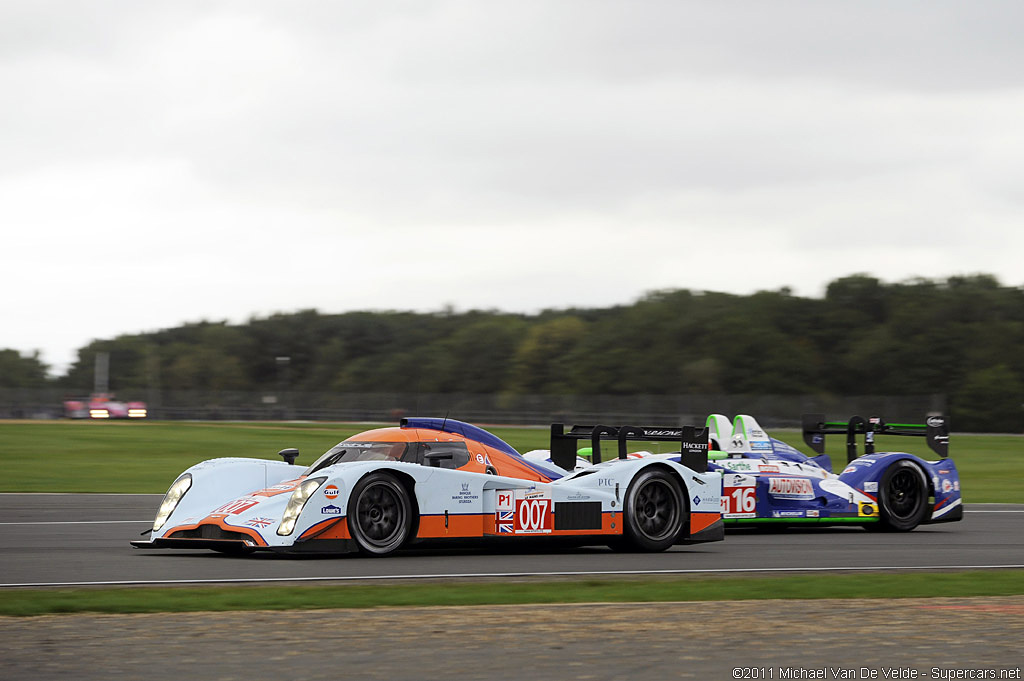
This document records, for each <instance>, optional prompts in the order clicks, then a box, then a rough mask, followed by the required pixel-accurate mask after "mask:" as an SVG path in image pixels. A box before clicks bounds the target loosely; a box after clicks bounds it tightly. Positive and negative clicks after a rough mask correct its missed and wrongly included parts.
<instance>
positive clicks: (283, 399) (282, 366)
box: [274, 355, 292, 419]
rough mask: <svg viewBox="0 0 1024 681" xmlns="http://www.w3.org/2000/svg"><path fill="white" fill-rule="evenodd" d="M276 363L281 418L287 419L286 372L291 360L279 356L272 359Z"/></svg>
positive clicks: (284, 356) (285, 356)
mask: <svg viewBox="0 0 1024 681" xmlns="http://www.w3.org/2000/svg"><path fill="white" fill-rule="evenodd" d="M274 360H275V362H276V363H277V394H278V395H279V396H280V397H279V398H278V401H279V402H280V404H281V418H282V419H287V418H288V402H289V400H288V378H289V376H288V372H289V369H290V367H291V363H292V358H291V357H288V356H287V355H280V356H278V357H275V358H274Z"/></svg>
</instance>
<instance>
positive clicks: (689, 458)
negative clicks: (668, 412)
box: [551, 423, 708, 473]
mask: <svg viewBox="0 0 1024 681" xmlns="http://www.w3.org/2000/svg"><path fill="white" fill-rule="evenodd" d="M579 440H589V441H590V446H591V448H592V450H593V459H592V461H593V463H595V464H598V463H601V441H602V440H616V441H618V443H619V458H620V459H625V458H626V442H627V441H630V440H633V441H640V442H678V443H679V451H680V452H681V453H680V456H679V463H681V464H682V465H684V466H686V467H687V468H691V469H693V470H695V471H697V472H698V473H706V472H707V469H708V429H707V428H697V427H696V426H683V427H681V428H663V427H660V426H615V427H613V426H602V425H598V426H572V427H571V428H570V429H569V432H565V426H564V425H563V424H561V423H553V424H551V461H552V462H553V463H554V464H555V465H556V466H558V467H560V468H564V469H565V470H568V471H571V470H573V469H574V468H575V467H576V443H577V442H578V441H579Z"/></svg>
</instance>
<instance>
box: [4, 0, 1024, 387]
mask: <svg viewBox="0 0 1024 681" xmlns="http://www.w3.org/2000/svg"><path fill="white" fill-rule="evenodd" d="M1022 30H1024V4H1022V3H1020V2H984V1H982V2H943V1H936V0H927V1H923V2H899V1H897V0H886V1H883V2H868V1H863V0H861V1H858V2H828V1H823V0H811V1H807V2H779V1H766V0H756V1H748V2H721V1H720V0H709V1H707V2H685V1H683V2H681V1H678V0H673V1H669V2H645V1H642V0H640V1H637V0H629V1H621V2H618V1H616V2H602V1H595V0H581V1H579V2H566V1H559V0H547V1H545V2H531V1H528V0H526V1H524V0H514V1H510V2H505V1H501V2H481V1H472V2H426V1H417V2H377V1H372V2H351V1H346V2H333V1H332V2H253V1H249V0H246V1H244V2H217V1H215V0H201V1H195V2H182V1H175V2H137V1H135V0H125V1H123V2H103V1H94V2H69V1H61V2H44V1H40V0H24V1H23V0H6V1H5V2H3V3H2V4H0V93H2V94H0V101H2V102H3V105H2V106H0V229H2V235H3V236H2V240H0V291H2V295H0V348H4V347H10V348H15V349H18V350H21V351H23V352H28V351H31V350H33V349H39V350H40V351H42V353H43V358H44V360H45V361H46V362H48V363H49V364H51V365H54V367H55V369H57V370H59V371H62V370H63V369H64V367H65V366H66V365H67V364H68V363H69V362H71V361H72V360H73V358H74V353H75V350H76V349H77V348H79V347H81V346H82V345H84V344H86V343H88V342H89V341H90V340H91V339H93V338H109V337H113V336H116V335H118V334H122V333H136V332H142V331H149V330H155V329H159V328H167V327H172V326H176V325H178V324H180V323H183V322H187V321H198V320H201V319H208V320H230V321H232V322H240V321H244V320H246V319H248V318H249V317H250V316H253V315H266V314H269V313H273V312H291V311H295V310H299V309H308V308H317V309H319V310H320V311H321V312H325V313H331V312H342V311H346V310H354V309H411V310H421V311H429V310H439V309H441V308H442V307H444V306H445V305H452V306H454V307H455V308H456V309H458V310H465V309H471V308H484V309H489V308H497V309H503V310H514V311H536V310H539V309H543V308H561V307H567V306H609V305H613V304H621V303H629V302H631V301H633V300H635V299H637V298H638V297H639V296H641V295H642V294H643V293H644V292H646V291H650V290H653V289H664V288H689V289H704V290H716V291H728V292H735V293H751V292H754V291H757V290H763V289H778V288H780V287H783V286H789V287H791V288H792V289H793V290H794V292H795V293H796V294H798V295H805V296H820V295H821V294H822V293H823V292H824V287H825V285H826V284H827V283H828V282H829V281H832V280H834V279H837V278H839V277H842V276H846V275H849V274H852V273H856V272H867V273H870V274H873V275H875V276H878V277H879V278H881V279H883V280H884V281H888V282H894V281H902V280H905V279H908V278H911V277H919V276H920V277H928V278H942V277H947V276H950V275H955V274H966V273H977V272H985V273H991V274H994V275H996V276H997V277H999V278H1000V281H1001V282H1002V283H1003V284H1005V285H1012V286H1020V285H1024V267H1022V266H1021V257H1022V255H1024V228H1022V217H1024V184H1022V178H1024V40H1021V37H1020V36H1021V34H1022ZM297 331H301V330H297ZM623 332H624V333H628V329H624V330H623Z"/></svg>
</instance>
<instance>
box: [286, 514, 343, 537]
mask: <svg viewBox="0 0 1024 681" xmlns="http://www.w3.org/2000/svg"><path fill="white" fill-rule="evenodd" d="M351 538H352V535H351V534H349V532H348V518H330V519H328V520H321V521H320V522H318V523H317V524H315V525H311V526H310V527H309V528H308V529H307V530H306V531H305V532H303V533H302V534H301V535H299V539H351Z"/></svg>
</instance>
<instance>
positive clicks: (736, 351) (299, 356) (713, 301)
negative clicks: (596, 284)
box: [0, 274, 1024, 432]
mask: <svg viewBox="0 0 1024 681" xmlns="http://www.w3.org/2000/svg"><path fill="white" fill-rule="evenodd" d="M98 352H107V353H109V355H110V367H111V372H110V388H111V390H113V391H131V390H141V389H147V390H152V389H154V388H156V389H162V390H205V391H224V390H238V391H247V390H250V391H266V390H274V389H280V388H281V387H282V384H286V386H285V387H286V388H287V389H288V390H293V391H310V392H331V391H337V392H407V393H413V392H418V393H455V392H460V393H511V394H538V393H539V394H592V395H640V394H646V395H659V394H663V395H667V394H695V393H700V394H711V393H727V394H728V393H736V394H738V393H748V394H749V393H764V394H835V395H844V394H845V395H856V394H878V395H883V394H884V395H920V394H944V395H946V396H947V399H948V402H949V404H950V408H951V412H952V418H953V424H954V427H955V428H956V429H960V430H993V431H1001V432H1007V431H1009V432H1017V431H1021V430H1024V288H1013V287H1006V286H1002V285H1001V284H1000V283H999V281H998V280H997V279H996V278H995V277H993V276H990V275H983V274H982V275H971V276H956V277H949V278H946V279H941V280H932V279H912V280H908V281H903V282H899V283H884V282H882V281H880V280H879V279H877V278H875V277H872V276H868V275H863V274H861V275H853V276H849V277H844V278H841V279H837V280H835V281H833V282H831V283H830V284H829V285H828V287H827V289H826V292H825V295H824V297H822V298H806V297H799V296H795V295H792V292H791V291H790V290H789V289H785V288H783V289H780V290H777V291H761V292H758V293H754V294H752V295H733V294H727V293H716V292H709V291H693V290H664V291H654V292H650V293H648V294H646V295H645V296H643V297H642V298H641V299H639V300H637V301H636V302H635V303H633V304H631V305H622V306H615V307H609V308H586V309H584V308H580V309H561V310H545V311H543V312H540V313H538V314H512V313H506V312H500V311H495V310H488V311H482V310H473V311H467V312H455V311H453V310H451V309H448V310H444V311H441V312H436V313H414V312H398V311H390V312H365V311H364V312H347V313H343V314H321V313H319V312H317V311H316V310H303V311H300V312H295V313H280V314H274V315H271V316H269V317H265V318H252V319H249V320H248V321H247V322H246V323H243V324H229V323H227V322H209V321H203V322H198V323H190V324H185V325H183V326H180V327H177V328H171V329H164V330H161V331H156V332H152V333H144V334H129V335H123V336H118V337H116V338H113V339H107V340H97V341H93V342H91V343H89V344H88V345H86V346H85V347H83V348H81V349H79V350H78V356H77V360H76V361H75V362H74V364H73V365H72V366H71V367H70V369H69V370H68V371H67V373H66V374H65V375H63V376H58V377H48V376H47V367H46V366H45V364H44V363H43V362H42V361H41V359H40V357H39V355H38V353H34V354H31V355H28V356H25V355H21V354H20V353H18V352H16V351H13V350H0V387H60V388H63V389H66V390H68V391H77V392H79V393H85V392H88V391H89V390H90V389H91V387H92V385H93V367H94V359H95V356H96V353H98Z"/></svg>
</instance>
